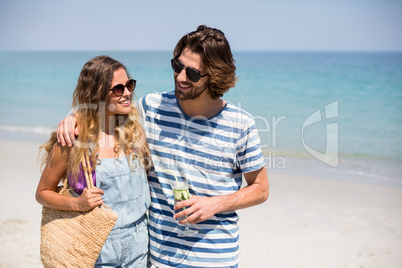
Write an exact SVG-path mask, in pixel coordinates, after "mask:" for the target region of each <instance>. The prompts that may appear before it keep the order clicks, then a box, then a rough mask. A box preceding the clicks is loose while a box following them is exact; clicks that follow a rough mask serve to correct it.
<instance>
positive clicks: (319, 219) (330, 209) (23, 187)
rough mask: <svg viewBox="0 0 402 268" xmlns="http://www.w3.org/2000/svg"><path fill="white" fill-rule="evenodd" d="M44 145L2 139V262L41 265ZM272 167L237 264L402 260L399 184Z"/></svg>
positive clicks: (243, 234) (247, 222)
mask: <svg viewBox="0 0 402 268" xmlns="http://www.w3.org/2000/svg"><path fill="white" fill-rule="evenodd" d="M40 145H41V143H40V142H38V141H36V142H24V141H16V140H0V146H1V148H2V150H1V153H0V157H1V161H0V167H1V168H0V178H1V182H2V187H1V195H0V196H1V197H0V203H1V205H2V211H3V213H2V214H1V216H0V225H1V226H0V233H1V235H0V237H1V246H0V247H1V250H0V254H1V255H0V267H34V268H35V267H42V265H41V261H40V249H39V247H40V220H41V206H40V205H39V204H38V203H37V202H36V200H35V191H36V186H37V183H38V181H39V178H40V171H39V163H38V162H37V156H38V151H39V150H38V149H39V146H40ZM268 173H269V180H270V197H269V199H268V201H267V202H265V203H264V204H262V205H259V206H256V207H252V208H248V209H244V210H239V211H238V212H239V215H240V267H246V268H248V267H267V266H270V267H284V268H285V267H286V268H287V267H402V266H401V264H402V254H400V253H401V250H402V242H401V241H402V239H401V238H402V224H401V223H402V213H401V212H402V188H400V187H392V186H387V185H379V184H370V183H362V182H351V181H347V180H345V179H339V180H337V179H334V176H333V175H334V174H331V175H332V176H326V177H323V176H322V175H321V174H322V173H317V176H310V175H308V176H305V175H297V174H294V173H289V174H287V173H286V170H281V171H280V172H278V171H277V170H268ZM324 175H325V174H324Z"/></svg>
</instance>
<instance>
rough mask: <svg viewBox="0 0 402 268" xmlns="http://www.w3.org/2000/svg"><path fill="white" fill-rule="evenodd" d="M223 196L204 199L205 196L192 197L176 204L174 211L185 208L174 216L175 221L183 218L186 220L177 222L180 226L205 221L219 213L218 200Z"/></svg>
mask: <svg viewBox="0 0 402 268" xmlns="http://www.w3.org/2000/svg"><path fill="white" fill-rule="evenodd" d="M222 197H223V196H214V197H205V196H192V197H191V198H190V199H188V200H184V201H182V202H180V203H177V204H176V205H175V207H174V209H175V210H180V209H182V208H185V209H184V210H183V211H180V212H178V213H176V214H175V215H174V218H175V219H179V218H182V217H185V216H188V215H190V214H191V215H190V216H188V217H187V218H185V219H183V220H181V221H179V223H180V224H185V223H189V224H194V223H199V222H202V221H206V220H208V219H210V218H211V217H212V216H214V215H215V214H216V213H219V212H220V200H221V199H222Z"/></svg>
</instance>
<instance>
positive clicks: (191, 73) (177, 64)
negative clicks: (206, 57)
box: [170, 58, 208, 83]
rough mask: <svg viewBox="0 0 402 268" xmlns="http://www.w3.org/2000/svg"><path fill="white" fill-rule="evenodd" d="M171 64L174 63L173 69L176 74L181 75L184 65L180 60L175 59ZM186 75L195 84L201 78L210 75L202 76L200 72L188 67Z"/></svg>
mask: <svg viewBox="0 0 402 268" xmlns="http://www.w3.org/2000/svg"><path fill="white" fill-rule="evenodd" d="M170 62H171V63H172V69H173V71H174V72H175V73H180V72H181V71H182V70H183V69H184V64H183V63H182V62H181V61H179V60H178V59H175V58H174V59H172V60H171V61H170ZM186 74H187V77H188V79H189V80H190V81H191V82H193V83H197V82H198V81H199V80H200V79H201V77H204V76H207V75H208V74H204V75H201V74H200V72H199V71H197V70H196V69H193V68H191V67H186Z"/></svg>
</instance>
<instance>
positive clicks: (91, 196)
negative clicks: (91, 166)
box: [76, 187, 104, 211]
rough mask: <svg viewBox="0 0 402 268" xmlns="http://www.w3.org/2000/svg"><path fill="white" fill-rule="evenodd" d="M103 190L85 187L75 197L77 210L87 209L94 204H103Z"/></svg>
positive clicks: (91, 207)
mask: <svg viewBox="0 0 402 268" xmlns="http://www.w3.org/2000/svg"><path fill="white" fill-rule="evenodd" d="M103 194H104V192H103V191H102V190H101V189H99V188H96V187H93V188H91V189H88V188H85V189H84V191H83V192H82V194H81V195H80V196H79V197H78V198H77V201H78V203H77V209H76V210H78V211H88V210H90V209H93V208H94V207H96V206H100V205H102V204H103V200H102V195H103Z"/></svg>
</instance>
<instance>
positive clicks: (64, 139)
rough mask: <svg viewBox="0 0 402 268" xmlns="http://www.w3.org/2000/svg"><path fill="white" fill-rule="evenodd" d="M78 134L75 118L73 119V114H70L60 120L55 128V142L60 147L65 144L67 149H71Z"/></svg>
mask: <svg viewBox="0 0 402 268" xmlns="http://www.w3.org/2000/svg"><path fill="white" fill-rule="evenodd" d="M78 134H79V129H78V127H77V118H75V117H74V114H70V115H68V116H67V117H66V118H64V119H63V120H61V122H60V123H59V126H58V127H57V142H58V143H60V144H61V145H62V146H66V144H67V145H68V147H71V146H72V145H73V144H74V142H75V136H78Z"/></svg>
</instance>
